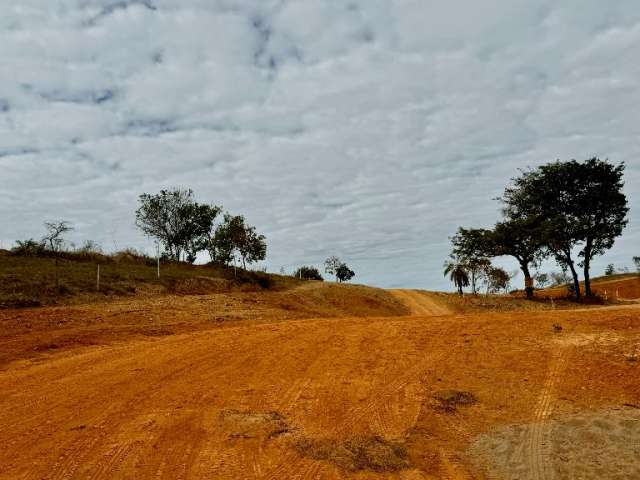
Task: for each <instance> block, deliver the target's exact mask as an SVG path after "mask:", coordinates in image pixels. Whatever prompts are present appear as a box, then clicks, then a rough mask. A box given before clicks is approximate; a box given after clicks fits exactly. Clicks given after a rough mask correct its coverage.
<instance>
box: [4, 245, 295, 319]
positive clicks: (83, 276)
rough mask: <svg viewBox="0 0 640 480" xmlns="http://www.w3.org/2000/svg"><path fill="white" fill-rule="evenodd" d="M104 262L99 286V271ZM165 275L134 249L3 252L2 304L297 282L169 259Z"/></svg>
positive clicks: (277, 286) (283, 285)
mask: <svg viewBox="0 0 640 480" xmlns="http://www.w3.org/2000/svg"><path fill="white" fill-rule="evenodd" d="M98 265H100V290H99V291H98V290H97V281H96V280H97V270H98ZM160 272H161V274H160V279H158V278H157V269H156V263H155V260H154V259H151V258H148V257H144V256H140V255H135V254H131V253H120V254H116V255H113V256H106V255H100V254H94V253H92V254H80V253H64V254H62V255H61V258H60V260H59V262H58V276H59V286H56V260H55V259H54V258H53V257H51V256H19V255H14V254H12V253H11V252H8V251H0V308H11V307H36V306H43V305H53V304H67V303H77V302H85V301H96V300H98V301H99V300H104V299H105V298H110V297H120V296H130V295H134V294H137V295H144V294H147V295H148V294H157V293H175V294H205V293H213V292H223V291H229V290H237V289H242V290H263V289H269V290H277V289H282V288H286V287H288V286H292V285H296V284H298V283H299V281H298V280H296V279H294V278H291V277H286V276H280V275H272V274H267V273H262V272H250V271H245V270H242V269H237V270H236V271H234V269H233V267H221V266H217V265H189V264H185V263H177V262H170V263H164V264H162V265H161V269H160Z"/></svg>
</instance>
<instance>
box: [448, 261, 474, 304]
mask: <svg viewBox="0 0 640 480" xmlns="http://www.w3.org/2000/svg"><path fill="white" fill-rule="evenodd" d="M447 275H448V276H449V279H450V280H451V281H452V282H453V284H454V285H455V287H456V288H457V289H458V293H459V294H460V295H463V293H464V292H463V290H462V289H463V288H465V287H468V286H469V283H470V281H469V273H468V272H467V268H466V265H465V263H464V262H463V261H461V260H460V259H459V258H456V257H454V256H451V257H450V260H447V261H446V262H445V264H444V276H445V277H446V276H447Z"/></svg>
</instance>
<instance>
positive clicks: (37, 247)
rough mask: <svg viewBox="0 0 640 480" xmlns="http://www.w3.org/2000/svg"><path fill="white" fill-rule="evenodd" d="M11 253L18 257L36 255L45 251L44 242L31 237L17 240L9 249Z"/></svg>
mask: <svg viewBox="0 0 640 480" xmlns="http://www.w3.org/2000/svg"><path fill="white" fill-rule="evenodd" d="M11 253H13V254H14V255H18V256H20V257H37V256H40V255H44V254H45V253H46V248H45V246H44V243H42V242H38V241H36V240H34V239H33V238H29V239H27V240H22V241H21V240H17V241H16V246H15V247H13V248H12V249H11Z"/></svg>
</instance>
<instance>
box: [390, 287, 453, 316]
mask: <svg viewBox="0 0 640 480" xmlns="http://www.w3.org/2000/svg"><path fill="white" fill-rule="evenodd" d="M391 293H392V294H393V295H394V296H395V297H396V298H398V299H399V300H400V301H401V302H402V303H404V304H405V305H406V307H407V308H408V309H409V312H410V314H411V315H429V316H434V315H449V314H451V310H450V309H449V308H447V306H446V304H444V303H443V302H442V301H440V300H439V299H438V297H437V296H436V295H434V294H433V293H431V292H425V291H422V290H391Z"/></svg>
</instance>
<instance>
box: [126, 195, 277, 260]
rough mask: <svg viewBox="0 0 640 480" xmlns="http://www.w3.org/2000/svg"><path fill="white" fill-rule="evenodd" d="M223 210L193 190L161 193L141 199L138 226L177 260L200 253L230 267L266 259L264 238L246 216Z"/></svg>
mask: <svg viewBox="0 0 640 480" xmlns="http://www.w3.org/2000/svg"><path fill="white" fill-rule="evenodd" d="M221 213H222V207H219V206H217V205H207V204H201V203H198V202H196V201H195V199H194V196H193V191H192V190H190V189H179V188H177V189H173V190H161V191H160V192H159V193H157V194H148V193H144V194H142V195H140V197H139V207H138V210H137V211H136V225H137V226H138V227H139V228H140V229H141V230H142V231H143V232H144V233H145V234H146V235H147V236H149V237H151V238H154V239H156V240H157V241H158V242H159V243H160V244H161V245H162V247H163V256H164V257H165V258H167V259H170V260H174V261H182V260H186V261H188V262H190V263H193V262H195V261H196V258H197V256H198V253H200V252H204V251H206V252H208V253H209V256H210V257H211V261H213V262H216V263H220V264H223V265H229V264H231V263H232V262H235V260H236V259H237V260H240V261H241V262H242V266H243V268H246V266H247V264H251V263H255V262H258V261H260V260H264V259H265V258H266V256H267V243H266V238H265V236H264V235H260V234H258V233H257V232H256V229H255V227H252V226H250V225H248V224H247V223H246V220H245V218H244V217H243V216H242V215H231V214H229V213H224V214H223V216H222V220H221V221H220V222H216V219H217V218H218V217H219V215H220V214H221Z"/></svg>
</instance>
